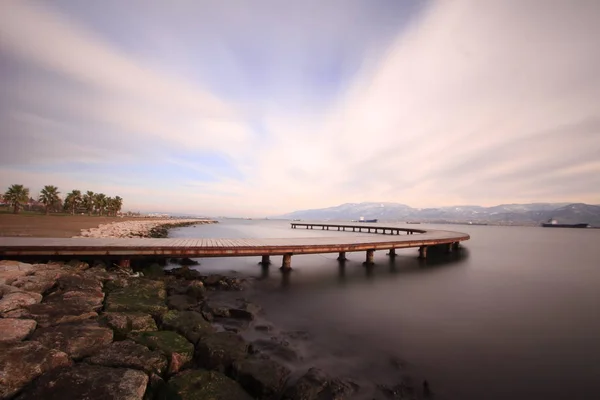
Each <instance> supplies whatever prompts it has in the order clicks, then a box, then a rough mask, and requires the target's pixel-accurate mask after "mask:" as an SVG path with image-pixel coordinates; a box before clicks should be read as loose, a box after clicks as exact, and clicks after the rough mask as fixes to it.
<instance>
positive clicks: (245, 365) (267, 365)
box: [232, 358, 290, 399]
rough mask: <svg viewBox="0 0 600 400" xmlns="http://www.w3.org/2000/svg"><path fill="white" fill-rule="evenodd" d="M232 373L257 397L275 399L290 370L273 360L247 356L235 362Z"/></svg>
mask: <svg viewBox="0 0 600 400" xmlns="http://www.w3.org/2000/svg"><path fill="white" fill-rule="evenodd" d="M232 374H233V377H234V378H235V380H237V381H238V382H239V383H240V385H242V387H243V388H244V389H246V391H247V392H248V393H250V394H251V395H252V396H254V397H255V398H260V399H274V398H277V397H278V395H279V394H280V393H281V391H282V389H283V387H284V385H285V382H286V380H287V378H288V376H289V375H290V370H289V369H287V368H286V367H284V366H283V365H281V364H279V363H278V362H276V361H273V360H268V359H258V358H253V359H250V358H247V359H244V360H240V361H236V362H234V363H233V372H232Z"/></svg>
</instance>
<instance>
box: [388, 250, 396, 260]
mask: <svg viewBox="0 0 600 400" xmlns="http://www.w3.org/2000/svg"><path fill="white" fill-rule="evenodd" d="M388 256H390V257H392V258H393V257H396V249H394V248H392V249H390V252H389V253H388Z"/></svg>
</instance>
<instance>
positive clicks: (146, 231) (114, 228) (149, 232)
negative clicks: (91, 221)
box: [74, 218, 215, 238]
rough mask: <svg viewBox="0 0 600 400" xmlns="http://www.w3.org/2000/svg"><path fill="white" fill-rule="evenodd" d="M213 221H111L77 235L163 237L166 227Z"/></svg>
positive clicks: (94, 236)
mask: <svg viewBox="0 0 600 400" xmlns="http://www.w3.org/2000/svg"><path fill="white" fill-rule="evenodd" d="M214 222H215V221H211V220H206V219H189V218H188V219H175V218H170V219H153V220H139V221H123V222H113V223H111V224H103V225H100V226H99V227H97V228H91V229H84V230H82V231H81V234H80V235H79V236H74V237H89V238H133V237H164V236H166V232H167V229H168V228H173V227H176V226H189V225H196V224H210V223H214Z"/></svg>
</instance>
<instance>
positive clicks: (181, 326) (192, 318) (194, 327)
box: [162, 310, 215, 344]
mask: <svg viewBox="0 0 600 400" xmlns="http://www.w3.org/2000/svg"><path fill="white" fill-rule="evenodd" d="M162 328H163V329H168V330H172V331H176V332H178V333H180V334H181V335H183V336H184V337H185V338H186V339H187V340H189V341H190V342H192V343H194V344H196V343H197V342H198V340H199V339H200V338H201V337H204V336H207V335H210V334H211V333H214V331H215V328H213V326H212V325H211V324H210V323H209V322H208V321H206V320H205V319H204V317H203V316H202V314H200V313H197V312H195V311H176V310H170V311H169V312H167V313H166V314H165V315H163V317H162Z"/></svg>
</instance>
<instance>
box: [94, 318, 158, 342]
mask: <svg viewBox="0 0 600 400" xmlns="http://www.w3.org/2000/svg"><path fill="white" fill-rule="evenodd" d="M100 317H101V320H102V321H104V323H106V325H107V326H108V327H109V328H111V329H112V330H113V331H114V332H115V336H116V337H118V338H124V337H126V336H127V334H128V333H129V332H146V331H157V330H158V327H157V326H156V322H155V321H154V318H152V316H151V315H150V314H145V313H141V312H106V313H103V314H102V315H101V316H100Z"/></svg>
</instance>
